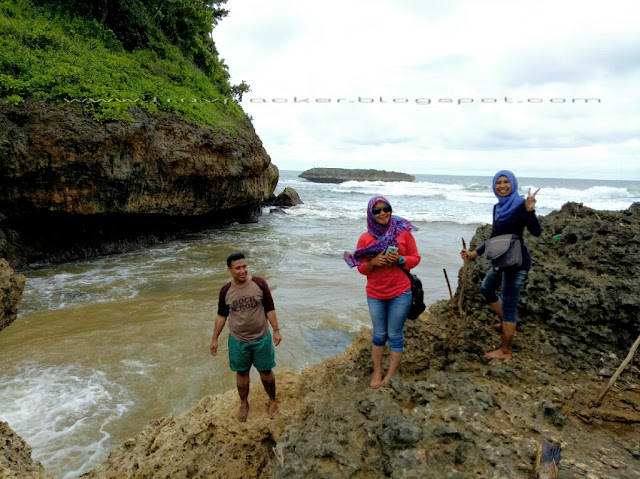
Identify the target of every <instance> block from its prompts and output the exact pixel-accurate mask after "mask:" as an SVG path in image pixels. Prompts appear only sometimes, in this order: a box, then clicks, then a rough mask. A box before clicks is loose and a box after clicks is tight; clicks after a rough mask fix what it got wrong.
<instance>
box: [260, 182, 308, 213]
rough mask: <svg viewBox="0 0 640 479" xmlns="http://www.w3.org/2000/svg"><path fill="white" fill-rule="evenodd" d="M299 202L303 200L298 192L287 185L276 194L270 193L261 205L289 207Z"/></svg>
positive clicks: (299, 203)
mask: <svg viewBox="0 0 640 479" xmlns="http://www.w3.org/2000/svg"><path fill="white" fill-rule="evenodd" d="M301 204H303V201H302V200H301V199H300V195H299V194H298V192H297V191H296V190H295V189H293V188H291V187H290V186H287V187H286V188H285V189H284V190H282V193H280V194H279V195H278V196H275V195H271V196H270V197H269V199H267V200H266V201H265V202H264V203H263V206H278V207H280V208H290V207H292V206H296V205H301Z"/></svg>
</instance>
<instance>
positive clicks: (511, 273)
mask: <svg viewBox="0 0 640 479" xmlns="http://www.w3.org/2000/svg"><path fill="white" fill-rule="evenodd" d="M528 274H529V271H527V270H525V269H516V270H513V269H507V270H505V271H501V272H499V273H496V272H495V270H494V269H493V268H491V269H490V270H489V272H488V273H487V275H486V276H485V277H484V280H483V281H482V286H480V293H482V296H484V299H486V300H487V302H488V303H489V304H491V303H495V302H496V301H498V299H499V298H498V295H497V294H496V290H497V289H498V287H500V286H502V291H501V296H502V313H503V317H502V320H503V321H506V322H507V323H514V324H517V323H518V300H519V299H520V289H521V288H522V284H523V283H524V280H525V279H526V278H527V275H528Z"/></svg>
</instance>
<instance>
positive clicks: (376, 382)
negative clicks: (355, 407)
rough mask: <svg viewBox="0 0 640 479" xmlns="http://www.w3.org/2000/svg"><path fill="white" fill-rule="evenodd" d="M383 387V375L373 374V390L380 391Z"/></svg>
mask: <svg viewBox="0 0 640 479" xmlns="http://www.w3.org/2000/svg"><path fill="white" fill-rule="evenodd" d="M381 385H382V374H380V373H373V377H372V378H371V389H379V388H380V386H381Z"/></svg>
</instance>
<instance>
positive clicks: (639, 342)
mask: <svg viewBox="0 0 640 479" xmlns="http://www.w3.org/2000/svg"><path fill="white" fill-rule="evenodd" d="M638 346H640V336H638V339H636V342H635V343H633V346H631V350H630V351H629V354H627V357H626V359H625V360H624V361H622V364H621V365H620V367H619V368H618V370H617V371H616V372H615V374H614V375H613V376H611V379H609V382H608V383H607V385H606V387H605V388H604V389H603V390H602V392H601V393H600V396H598V399H596V401H595V402H594V403H593V406H594V407H598V406H600V404H602V400H603V399H604V397H605V396H606V395H607V393H608V392H609V389H611V386H613V383H615V382H616V381H617V380H618V378H619V377H620V374H622V371H623V370H624V368H626V367H627V364H629V362H631V360H632V359H633V355H634V354H635V353H636V349H638Z"/></svg>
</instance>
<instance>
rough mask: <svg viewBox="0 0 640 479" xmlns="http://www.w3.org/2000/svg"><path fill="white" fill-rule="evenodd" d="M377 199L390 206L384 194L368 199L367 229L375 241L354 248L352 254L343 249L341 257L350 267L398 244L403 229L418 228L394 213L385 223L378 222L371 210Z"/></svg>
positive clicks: (414, 229)
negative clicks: (362, 246)
mask: <svg viewBox="0 0 640 479" xmlns="http://www.w3.org/2000/svg"><path fill="white" fill-rule="evenodd" d="M378 201H384V202H385V203H386V204H387V205H389V206H391V203H389V200H387V199H386V198H385V197H384V196H374V197H373V198H371V199H370V200H369V205H368V206H367V231H369V233H371V235H372V236H373V237H374V238H376V239H377V241H376V242H375V243H373V244H370V245H369V246H366V247H364V248H360V249H357V250H355V251H354V253H353V254H350V253H349V252H348V251H345V252H344V256H343V257H344V260H345V261H346V263H347V264H348V265H349V267H350V268H353V267H354V266H358V265H361V264H362V260H363V259H367V258H368V259H370V258H375V257H376V256H378V254H380V253H381V252H382V251H386V249H387V248H388V247H389V246H396V245H397V244H398V239H397V236H398V235H399V234H400V233H402V232H403V231H404V230H407V231H417V230H418V228H416V227H415V226H413V225H412V224H411V223H410V222H409V221H408V220H405V219H404V218H400V217H399V216H396V215H392V216H391V218H390V219H389V222H388V223H387V224H386V225H381V224H380V223H378V222H377V221H376V219H375V217H374V216H373V211H372V210H373V205H375V204H376V203H377V202H378Z"/></svg>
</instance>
